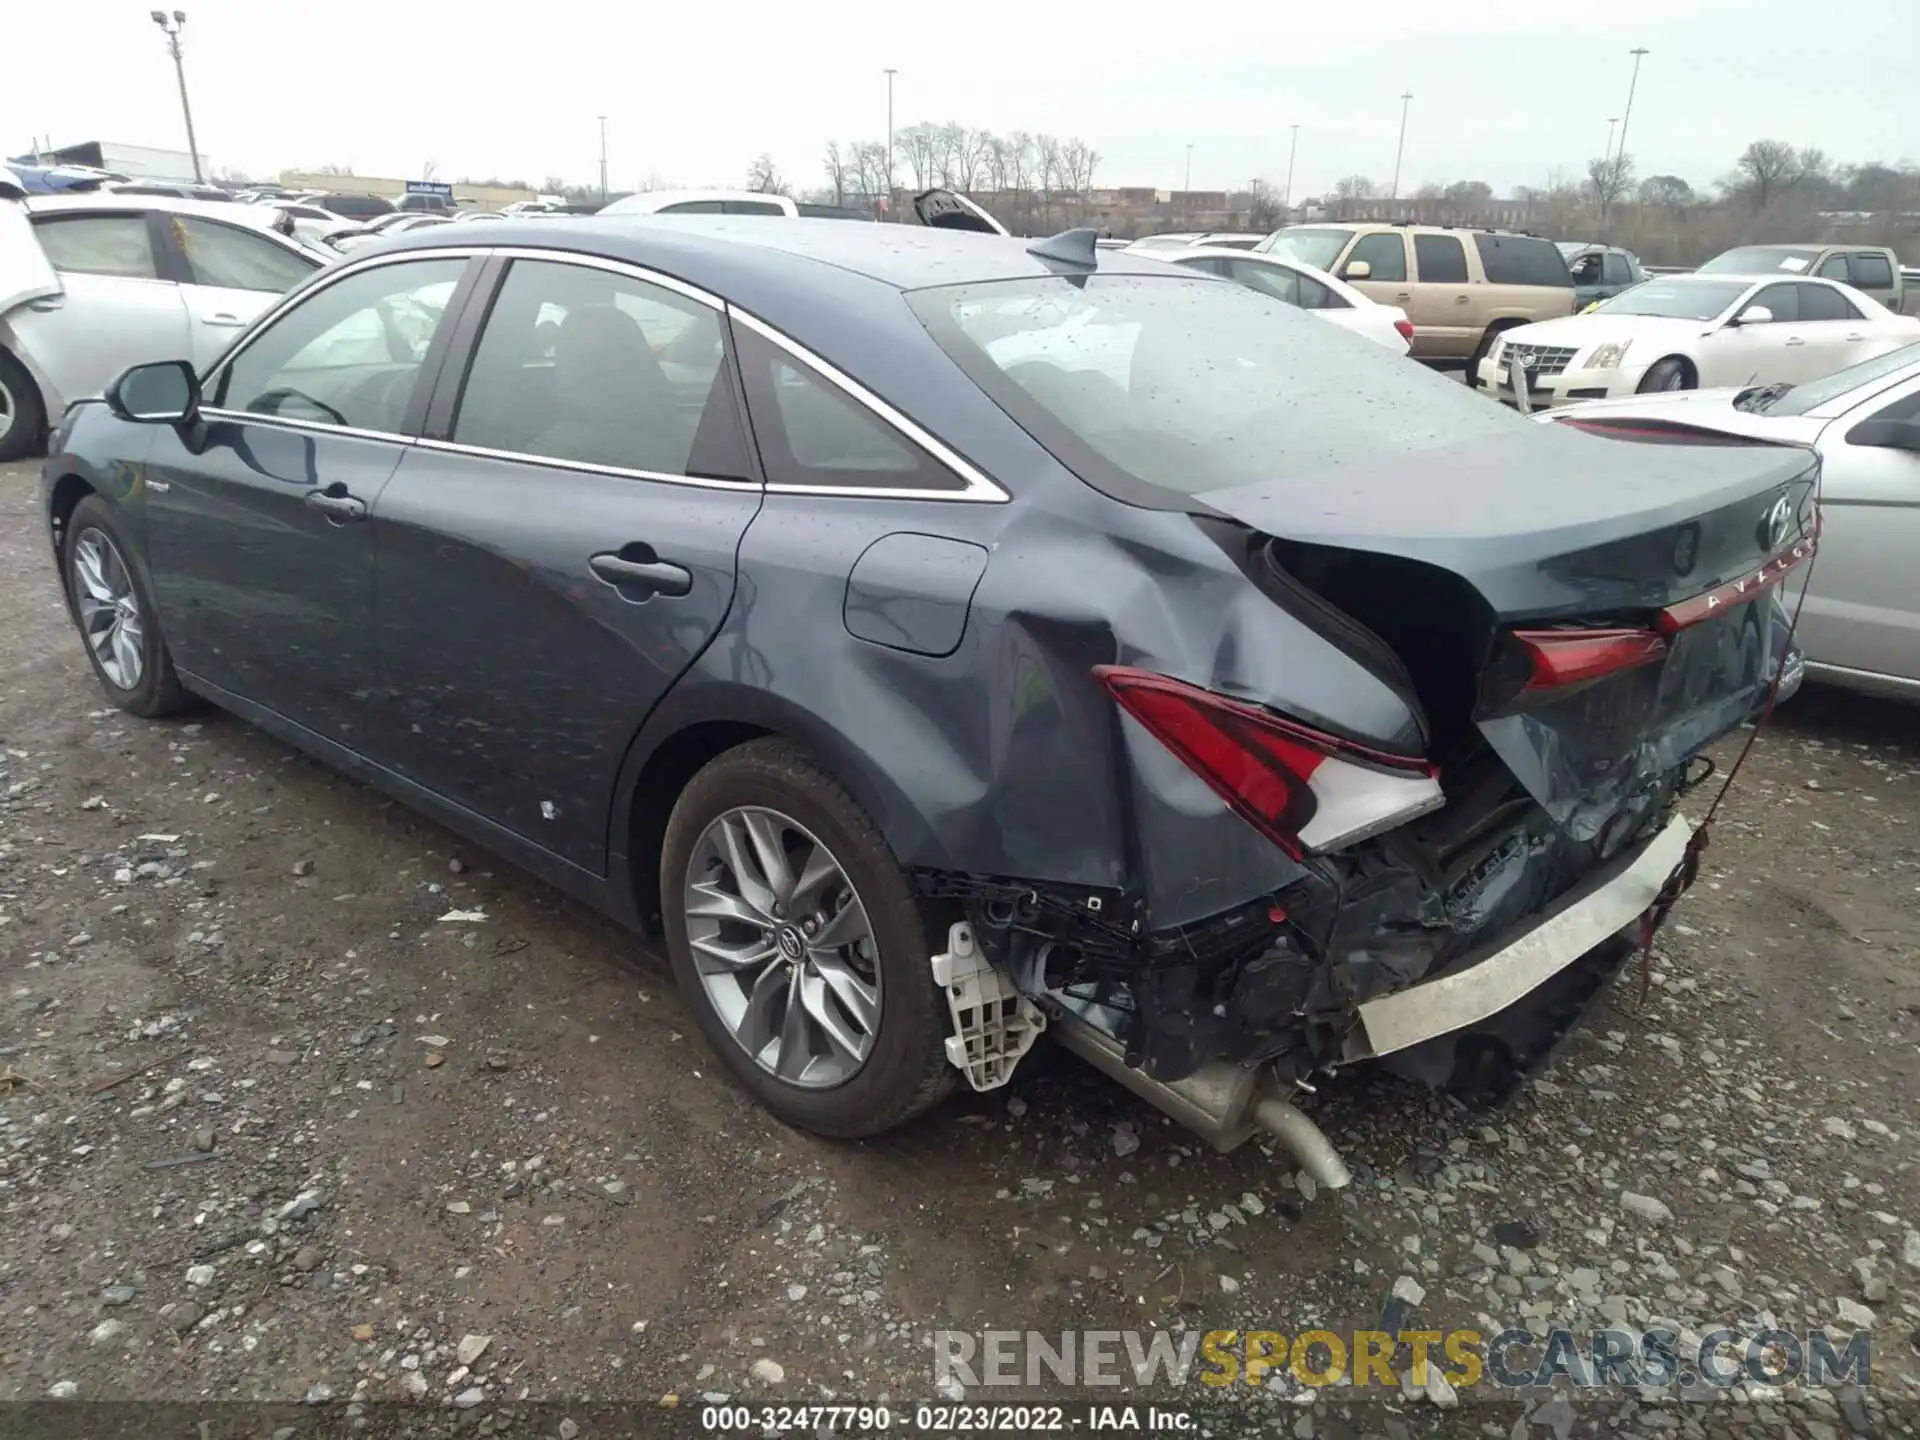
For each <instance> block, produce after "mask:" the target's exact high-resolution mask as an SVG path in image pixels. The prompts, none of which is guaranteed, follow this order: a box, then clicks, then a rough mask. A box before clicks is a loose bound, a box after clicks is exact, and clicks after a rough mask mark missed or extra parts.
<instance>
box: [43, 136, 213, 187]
mask: <svg viewBox="0 0 1920 1440" xmlns="http://www.w3.org/2000/svg"><path fill="white" fill-rule="evenodd" d="M40 159H41V163H43V164H46V165H91V166H92V167H93V168H94V169H96V170H111V171H112V172H113V173H114V174H116V175H124V176H126V177H127V178H128V179H129V180H184V181H186V182H188V183H189V184H190V183H192V181H193V156H192V155H190V154H189V153H188V152H187V151H185V150H156V149H154V148H153V147H151V146H148V145H120V144H117V143H115V142H113V141H111V140H83V141H81V142H80V143H79V144H78V145H63V146H61V147H60V148H59V149H58V150H42V151H41V152H40ZM200 169H201V173H202V174H207V175H211V174H212V173H213V167H212V166H211V165H210V164H209V163H208V161H207V157H206V156H205V155H202V156H201V157H200Z"/></svg>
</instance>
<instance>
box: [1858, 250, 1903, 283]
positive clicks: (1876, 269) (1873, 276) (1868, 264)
mask: <svg viewBox="0 0 1920 1440" xmlns="http://www.w3.org/2000/svg"><path fill="white" fill-rule="evenodd" d="M1853 283H1854V284H1855V285H1858V286H1859V287H1860V288H1861V289H1862V290H1891V289H1892V288H1893V266H1891V265H1889V264H1888V263H1887V257H1886V256H1884V255H1855V256H1854V257H1853Z"/></svg>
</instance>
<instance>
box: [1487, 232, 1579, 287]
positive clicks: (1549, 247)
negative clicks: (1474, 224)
mask: <svg viewBox="0 0 1920 1440" xmlns="http://www.w3.org/2000/svg"><path fill="white" fill-rule="evenodd" d="M1473 244H1474V248H1475V249H1476V250H1478V251H1479V252H1480V269H1481V270H1482V271H1483V272H1485V274H1486V277H1487V283H1488V284H1490V285H1557V286H1560V287H1562V288H1563V289H1570V288H1572V285H1573V276H1572V275H1570V274H1568V273H1567V262H1566V261H1565V260H1564V259H1563V258H1562V257H1561V254H1560V250H1559V247H1558V246H1556V245H1554V244H1553V243H1552V242H1551V241H1548V240H1535V239H1534V238H1533V237H1532V236H1530V235H1475V236H1474V237H1473Z"/></svg>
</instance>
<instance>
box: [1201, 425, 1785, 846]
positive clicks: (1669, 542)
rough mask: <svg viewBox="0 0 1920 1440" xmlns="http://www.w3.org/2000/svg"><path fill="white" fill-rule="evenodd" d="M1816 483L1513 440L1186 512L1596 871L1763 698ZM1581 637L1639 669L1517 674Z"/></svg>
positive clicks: (1321, 472)
mask: <svg viewBox="0 0 1920 1440" xmlns="http://www.w3.org/2000/svg"><path fill="white" fill-rule="evenodd" d="M1818 477H1819V462H1818V457H1817V455H1816V454H1815V453H1814V452H1812V451H1811V450H1809V449H1806V448H1803V447H1800V446H1791V445H1770V444H1765V443H1761V442H1757V441H1752V440H1747V439H1743V438H1741V437H1737V436H1726V435H1718V434H1714V433H1712V432H1707V431H1702V430H1693V429H1681V428H1679V427H1675V428H1672V429H1667V428H1656V429H1652V430H1645V429H1640V428H1634V429H1628V428H1625V427H1621V428H1619V429H1614V430H1609V431H1606V432H1601V433H1585V432H1583V431H1582V430H1580V429H1576V428H1574V427H1571V426H1567V425H1527V426H1522V427H1518V428H1517V429H1516V430H1514V431H1508V432H1504V433H1502V434H1499V435H1497V436H1495V437H1491V438H1482V439H1479V440H1476V441H1473V442H1470V443H1464V444H1456V445H1443V446H1440V447H1437V448H1430V449H1424V450H1420V451H1419V452H1418V456H1417V458H1415V457H1413V456H1409V455H1408V454H1405V453H1381V452H1379V451H1377V450H1376V451H1373V452H1365V453H1361V454H1358V455H1356V456H1354V457H1352V458H1351V459H1349V460H1348V461H1347V463H1343V464H1330V465H1325V466H1322V467H1319V468H1316V469H1309V470H1304V471H1302V472H1300V473H1297V474H1288V475H1286V476H1284V477H1283V478H1278V479H1275V480H1273V481H1271V482H1268V483H1265V484H1261V485H1254V486H1240V487H1235V488H1233V489H1230V490H1225V491H1217V492H1211V493H1208V494H1205V495H1202V496H1200V497H1199V498H1200V499H1201V500H1202V501H1203V502H1204V503H1206V504H1207V505H1208V506H1210V507H1212V508H1213V509H1215V510H1217V511H1219V512H1221V513H1223V514H1225V515H1228V516H1230V517H1231V518H1233V519H1234V520H1237V521H1239V522H1240V523H1241V524H1243V525H1246V526H1248V527H1250V528H1251V529H1253V530H1255V531H1257V532H1259V535H1260V536H1261V537H1264V542H1263V543H1264V555H1263V559H1264V562H1265V564H1266V565H1267V566H1268V567H1269V573H1268V575H1267V577H1266V579H1267V582H1268V583H1267V584H1266V586H1265V588H1266V589H1267V590H1268V593H1269V594H1270V595H1273V596H1274V597H1275V598H1276V599H1277V600H1279V601H1280V602H1281V603H1283V604H1285V603H1286V601H1285V599H1284V594H1285V592H1286V590H1287V589H1288V588H1289V587H1292V588H1294V589H1296V590H1297V589H1299V588H1304V589H1305V590H1307V591H1309V592H1311V593H1312V594H1313V595H1314V596H1316V597H1318V598H1319V599H1320V600H1321V601H1323V602H1325V603H1326V604H1327V605H1328V606H1330V607H1332V609H1333V610H1334V611H1336V612H1337V613H1338V614H1339V615H1341V616H1343V617H1346V618H1347V619H1349V620H1350V621H1352V622H1355V623H1356V624H1357V626H1358V627H1359V629H1360V632H1361V635H1360V637H1359V638H1354V637H1339V638H1337V640H1336V643H1340V644H1341V646H1342V648H1343V649H1344V650H1345V651H1346V652H1347V653H1348V654H1349V655H1351V656H1353V657H1354V658H1355V659H1356V660H1357V661H1359V662H1360V663H1362V664H1364V665H1366V666H1367V667H1368V668H1369V669H1370V670H1372V671H1374V673H1376V674H1381V675H1383V676H1384V677H1385V678H1388V679H1389V680H1392V681H1394V682H1395V683H1398V684H1399V685H1400V686H1401V687H1402V688H1406V687H1408V686H1410V687H1411V689H1412V690H1413V692H1414V693H1415V694H1416V695H1417V697H1418V700H1419V703H1420V706H1421V708H1422V710H1423V712H1424V714H1423V715H1422V719H1423V721H1424V724H1425V728H1426V730H1427V733H1428V735H1429V737H1430V745H1429V750H1428V755H1429V757H1430V758H1431V759H1432V760H1433V761H1434V762H1435V763H1436V764H1437V765H1439V766H1440V767H1441V769H1442V771H1443V774H1444V772H1445V771H1446V770H1447V769H1448V767H1450V766H1461V767H1470V766H1471V765H1472V764H1473V763H1474V762H1473V756H1474V754H1475V752H1476V751H1480V750H1482V747H1483V746H1484V747H1485V748H1487V749H1491V750H1492V751H1493V752H1494V754H1495V755H1497V756H1498V757H1499V759H1500V760H1501V761H1502V762H1504V767H1505V769H1506V770H1507V771H1508V772H1509V773H1510V775H1511V777H1512V778H1513V779H1514V780H1516V781H1517V782H1518V783H1519V784H1520V785H1521V786H1522V787H1524V789H1525V790H1526V792H1527V793H1528V794H1529V795H1530V796H1531V797H1532V798H1533V800H1534V801H1536V802H1537V803H1538V804H1539V805H1540V806H1542V807H1543V808H1544V809H1545V810H1546V812H1547V813H1548V814H1549V815H1550V816H1551V817H1552V819H1553V820H1554V822H1555V823H1556V824H1558V825H1559V826H1560V827H1561V828H1562V830H1563V831H1564V832H1565V833H1566V834H1567V835H1568V836H1569V837H1571V838H1572V839H1574V840H1575V841H1578V842H1581V843H1582V844H1583V845H1585V846H1587V847H1589V848H1588V850H1587V852H1586V853H1588V854H1589V855H1590V857H1591V858H1592V859H1593V860H1595V861H1597V860H1599V859H1601V858H1604V857H1605V856H1607V855H1610V854H1612V853H1613V852H1614V851H1616V850H1617V849H1618V848H1619V847H1621V846H1623V845H1625V844H1626V843H1627V842H1628V841H1629V840H1631V839H1633V838H1634V837H1635V836H1637V835H1640V834H1641V833H1643V831H1644V828H1645V826H1646V825H1647V824H1648V823H1649V822H1650V821H1651V820H1652V819H1653V818H1655V817H1656V816H1657V815H1658V814H1659V813H1660V812H1661V811H1662V810H1663V809H1664V807H1665V805H1666V804H1667V802H1668V801H1669V800H1670V798H1671V797H1672V795H1673V793H1674V791H1675V789H1676V787H1677V785H1678V784H1679V783H1680V780H1681V776H1682V771H1683V767H1684V766H1685V765H1686V764H1687V762H1688V761H1689V759H1690V758H1691V757H1692V756H1694V755H1695V754H1697V753H1698V752H1699V751H1700V750H1701V749H1702V748H1703V747H1705V746H1706V745H1708V744H1710V743H1711V742H1712V741H1713V740H1715V739H1717V738H1718V737H1719V736H1721V735H1723V734H1725V733H1726V732H1727V731H1729V730H1731V729H1733V728H1734V727H1735V726H1736V725H1738V724H1740V723H1741V722H1742V721H1743V720H1745V719H1747V718H1748V717H1750V716H1751V715H1752V714H1753V713H1754V712H1755V711H1756V710H1757V709H1758V708H1759V707H1760V705H1761V704H1762V703H1763V702H1764V699H1765V696H1766V694H1767V691H1768V688H1769V685H1770V684H1771V681H1772V678H1773V676H1774V675H1775V674H1776V673H1778V672H1779V671H1780V670H1781V668H1782V667H1783V666H1784V665H1785V663H1786V650H1787V645H1786V639H1787V634H1786V632H1787V625H1786V617H1785V612H1784V611H1783V610H1782V608H1781V606H1780V603H1779V600H1778V598H1777V591H1776V590H1775V589H1774V588H1773V587H1774V586H1775V584H1776V583H1777V581H1778V580H1779V578H1780V570H1781V565H1780V564H1779V563H1778V562H1775V557H1779V556H1782V555H1783V554H1784V555H1787V556H1789V557H1790V558H1791V557H1792V555H1793V554H1794V553H1795V552H1796V551H1798V552H1803V553H1804V552H1810V550H1811V544H1812V533H1813V529H1814V527H1815V525H1816V520H1815V516H1816V510H1815V505H1814V497H1815V492H1816V488H1817V484H1818ZM1770 562H1774V563H1770ZM1596 631H1598V632H1602V633H1603V635H1604V634H1612V635H1619V636H1622V637H1625V639H1624V643H1626V644H1627V645H1628V646H1629V647H1630V648H1631V646H1632V645H1633V644H1634V643H1635V642H1634V640H1633V638H1631V637H1639V638H1640V640H1641V641H1643V642H1644V645H1645V654H1644V655H1642V656H1639V657H1637V658H1636V659H1635V661H1634V662H1633V663H1631V664H1629V665H1626V666H1623V667H1619V668H1615V669H1609V670H1606V671H1605V672H1604V673H1602V674H1601V675H1600V677H1599V678H1594V679H1575V680H1573V681H1561V680H1550V681H1548V682H1546V683H1541V682H1540V676H1539V675H1538V674H1537V673H1533V672H1532V671H1530V666H1532V665H1533V664H1534V663H1535V662H1534V661H1533V660H1532V658H1531V655H1532V652H1531V650H1530V648H1529V647H1530V645H1531V644H1532V643H1533V642H1534V641H1536V640H1538V639H1540V638H1542V637H1544V638H1545V640H1546V643H1547V644H1548V645H1549V646H1553V645H1555V644H1559V643H1564V642H1566V641H1568V640H1570V639H1572V640H1579V641H1581V642H1582V643H1584V642H1585V640H1586V639H1587V638H1588V637H1590V636H1592V635H1593V633H1594V632H1596ZM1325 633H1332V632H1331V631H1328V632H1325ZM1383 652H1390V656H1391V658H1387V655H1386V654H1383ZM1394 661H1397V662H1398V664H1397V665H1395V664H1394ZM1395 672H1397V673H1395Z"/></svg>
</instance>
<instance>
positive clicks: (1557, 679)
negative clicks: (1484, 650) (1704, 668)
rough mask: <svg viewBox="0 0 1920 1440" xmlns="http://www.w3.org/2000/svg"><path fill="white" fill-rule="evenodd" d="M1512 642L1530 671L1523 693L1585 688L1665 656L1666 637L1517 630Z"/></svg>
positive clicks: (1627, 632) (1645, 633) (1621, 632)
mask: <svg viewBox="0 0 1920 1440" xmlns="http://www.w3.org/2000/svg"><path fill="white" fill-rule="evenodd" d="M1513 640H1514V643H1515V644H1516V645H1518V646H1519V647H1520V651H1521V653H1522V654H1523V655H1525V656H1526V657H1527V663H1528V664H1529V665H1530V666H1531V667H1532V674H1531V675H1530V676H1529V677H1528V679H1527V683H1526V685H1525V686H1523V687H1522V688H1523V689H1526V690H1558V689H1560V688H1562V687H1563V686H1567V685H1584V684H1585V683H1586V682H1587V681H1589V680H1599V679H1602V678H1603V677H1605V676H1608V675H1617V674H1618V673H1619V672H1621V671H1622V670H1634V669H1637V668H1639V667H1640V666H1642V665H1652V664H1655V663H1657V662H1658V661H1660V660H1662V659H1663V658H1665V656H1666V653H1667V642H1666V639H1665V637H1664V636H1662V635H1660V634H1659V633H1657V632H1656V631H1652V630H1516V631H1514V632H1513Z"/></svg>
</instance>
